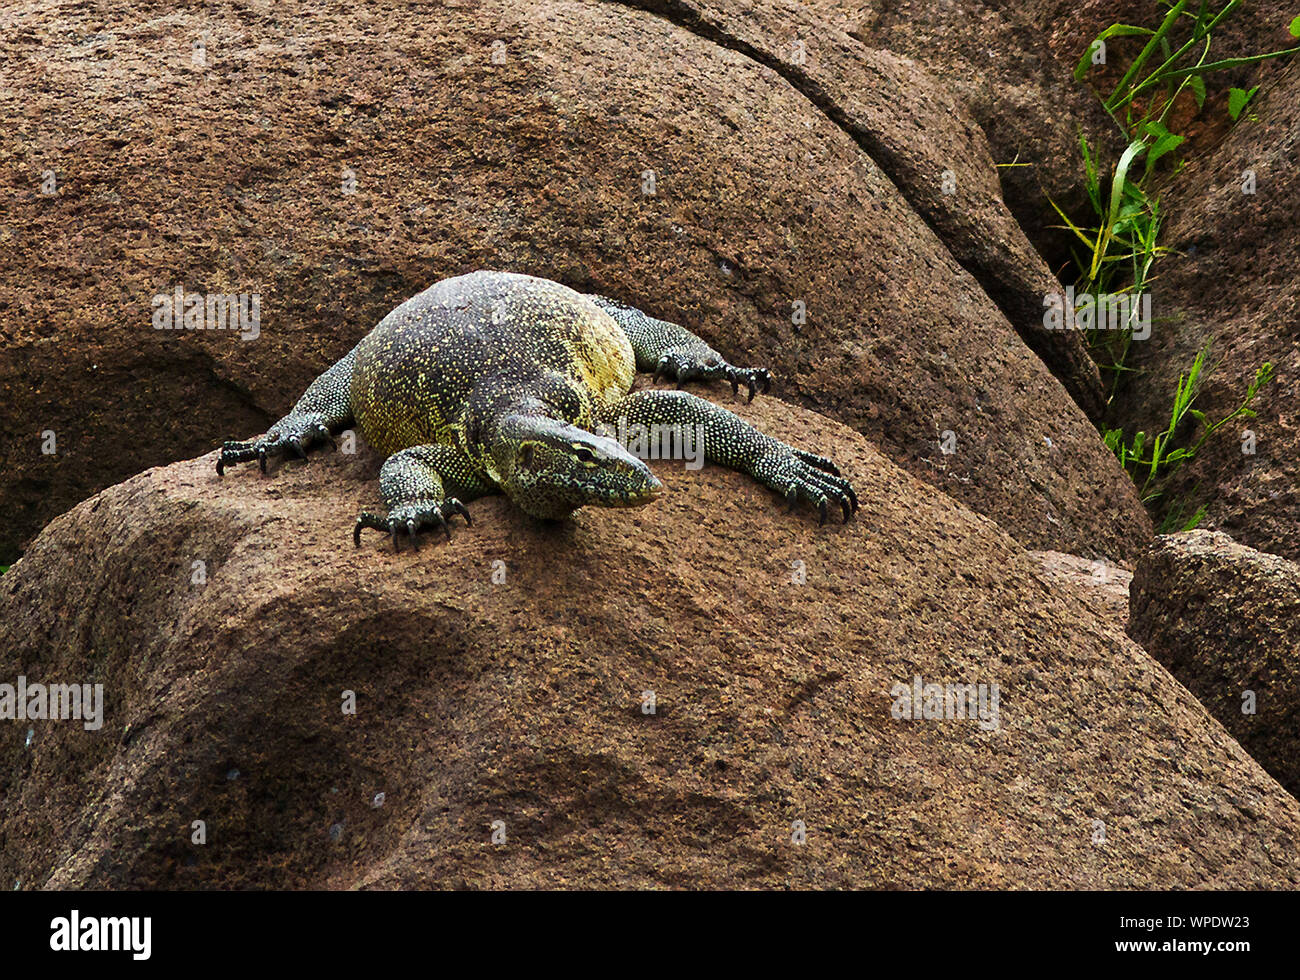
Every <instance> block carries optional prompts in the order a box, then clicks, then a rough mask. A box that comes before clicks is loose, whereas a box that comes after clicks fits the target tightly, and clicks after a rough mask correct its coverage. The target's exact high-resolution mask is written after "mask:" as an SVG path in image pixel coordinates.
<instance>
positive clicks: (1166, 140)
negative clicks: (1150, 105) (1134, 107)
mask: <svg viewBox="0 0 1300 980" xmlns="http://www.w3.org/2000/svg"><path fill="white" fill-rule="evenodd" d="M1142 128H1143V130H1144V131H1145V132H1146V133H1147V135H1148V136H1151V137H1152V138H1153V139H1154V141H1155V142H1153V143H1152V144H1151V148H1150V149H1149V150H1147V168H1146V176H1147V177H1150V176H1151V170H1152V168H1154V167H1155V165H1156V161H1157V160H1159V159H1160V158H1161V157H1162V156H1164V155H1165V154H1166V153H1168V152H1170V151H1171V150H1176V149H1178V147H1179V146H1181V145H1182V143H1183V141H1184V140H1185V139H1186V138H1187V137H1185V136H1179V135H1178V134H1177V133H1171V132H1169V130H1167V129H1166V128H1165V125H1164V123H1162V122H1159V121H1157V120H1155V119H1151V120H1149V121H1147V122H1146V123H1144V124H1143V127H1142ZM1137 190H1138V193H1139V194H1141V189H1140V188H1137ZM1143 200H1144V204H1145V199H1143ZM1142 210H1145V207H1143V208H1142Z"/></svg>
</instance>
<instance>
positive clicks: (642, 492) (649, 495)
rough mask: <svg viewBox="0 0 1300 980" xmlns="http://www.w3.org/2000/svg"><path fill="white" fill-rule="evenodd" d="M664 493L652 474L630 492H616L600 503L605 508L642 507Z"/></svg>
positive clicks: (661, 484)
mask: <svg viewBox="0 0 1300 980" xmlns="http://www.w3.org/2000/svg"><path fill="white" fill-rule="evenodd" d="M664 493H665V488H664V485H663V483H661V482H660V481H659V478H658V477H656V476H654V475H653V474H647V479H646V480H645V481H644V482H643V483H642V484H641V485H640V486H638V487H636V488H635V489H632V490H617V491H615V492H613V493H611V494H610V495H608V496H607V497H606V498H605V499H604V500H602V501H601V504H603V505H604V506H606V507H642V506H644V505H645V504H648V503H650V502H651V501H652V500H654V499H656V498H657V497H662V496H663V495H664Z"/></svg>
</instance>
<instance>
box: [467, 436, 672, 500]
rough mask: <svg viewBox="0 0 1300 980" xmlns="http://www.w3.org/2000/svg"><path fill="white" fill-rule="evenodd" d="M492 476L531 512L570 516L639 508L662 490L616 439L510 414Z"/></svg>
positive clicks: (497, 447) (494, 448)
mask: <svg viewBox="0 0 1300 980" xmlns="http://www.w3.org/2000/svg"><path fill="white" fill-rule="evenodd" d="M492 461H493V463H494V464H495V469H496V470H497V473H495V474H493V476H494V477H495V479H496V481H497V483H498V484H499V485H500V487H501V489H502V490H504V491H505V492H506V493H507V494H508V495H509V496H510V498H511V499H512V500H513V501H514V502H515V503H516V504H517V505H518V506H519V508H520V510H522V511H523V512H524V513H526V514H531V515H532V516H533V517H542V518H560V517H566V516H567V515H569V514H571V513H572V512H573V511H575V510H577V509H578V508H579V507H585V506H587V505H589V504H594V505H596V506H599V507H637V506H640V505H641V504H648V503H649V502H650V501H651V500H653V499H654V498H655V497H657V496H658V495H659V494H660V493H661V492H662V491H663V488H664V487H663V484H662V483H660V482H659V480H658V479H657V478H656V477H655V475H654V474H653V473H651V472H650V468H649V467H648V466H646V465H645V463H643V462H641V460H639V459H637V458H636V457H635V456H633V455H632V454H631V453H629V452H628V451H627V450H626V449H624V448H623V447H622V446H621V445H619V444H618V443H617V442H615V441H614V440H613V439H609V438H606V437H605V436H598V435H593V434H592V433H590V432H587V431H585V430H584V429H579V428H577V427H576V426H573V425H569V424H568V423H565V422H559V421H557V420H555V419H551V418H545V417H540V416H531V415H511V416H508V417H507V418H506V419H504V420H503V421H502V423H501V425H500V426H499V427H498V429H497V433H496V438H495V439H494V440H493V444H492Z"/></svg>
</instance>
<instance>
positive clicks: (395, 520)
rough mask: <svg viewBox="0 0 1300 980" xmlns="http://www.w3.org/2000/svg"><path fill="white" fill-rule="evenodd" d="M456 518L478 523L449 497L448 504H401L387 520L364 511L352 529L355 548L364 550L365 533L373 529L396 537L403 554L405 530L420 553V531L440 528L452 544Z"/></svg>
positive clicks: (446, 501)
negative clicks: (402, 536) (454, 515)
mask: <svg viewBox="0 0 1300 980" xmlns="http://www.w3.org/2000/svg"><path fill="white" fill-rule="evenodd" d="M453 514H459V515H460V516H461V517H463V518H465V523H466V524H469V525H472V524H473V523H474V521H473V520H472V519H471V518H470V516H469V511H468V510H466V509H465V505H464V504H462V503H461V502H460V501H459V500H457V499H456V498H455V497H448V498H447V499H446V500H412V501H410V502H409V503H405V504H401V505H399V506H397V507H394V508H393V509H392V510H390V511H389V512H388V516H387V517H380V516H379V515H378V514H372V513H370V512H369V511H362V512H361V515H360V516H359V517H358V518H357V523H356V527H354V528H353V529H352V544H353V545H354V546H355V547H360V546H361V529H362V528H366V527H370V528H374V529H375V530H376V531H385V532H387V533H389V534H391V535H392V536H393V550H394V551H401V550H402V549H401V545H400V544H399V542H400V541H401V538H400V537H399V536H398V535H399V533H400V532H401V531H402V530H403V529H405V531H406V534H407V536H408V537H409V538H410V539H411V547H412V548H414V549H415V550H416V551H418V550H419V549H420V539H419V537H418V535H417V533H418V532H419V530H420V528H424V527H440V528H442V529H443V530H444V531H445V532H447V540H448V541H450V540H451V525H450V524H448V523H447V518H449V517H451V516H452V515H453Z"/></svg>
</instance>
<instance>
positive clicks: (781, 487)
mask: <svg viewBox="0 0 1300 980" xmlns="http://www.w3.org/2000/svg"><path fill="white" fill-rule="evenodd" d="M755 476H757V477H758V478H759V479H760V480H761V481H762V482H763V483H765V484H766V485H767V486H769V487H771V488H772V489H774V490H776V491H777V492H778V493H780V494H781V495H782V496H783V497H785V501H786V503H787V505H788V506H789V510H791V511H793V510H794V508H795V506H796V505H797V504H798V503H799V501H800V500H806V501H808V502H809V503H810V504H812V505H813V506H814V507H816V508H817V517H818V521H817V523H818V524H819V525H821V524H825V523H826V521H827V519H828V518H829V516H830V507H831V504H838V505H839V507H840V510H841V511H842V512H843V515H844V521H845V523H847V522H848V520H849V518H850V517H852V516H853V513H854V511H856V510H857V509H858V495H857V492H856V491H854V489H853V486H852V484H850V483H849V481H848V480H846V479H844V478H843V477H842V476H840V475H839V470H838V469H837V468H836V467H835V464H834V463H832V462H831V461H830V460H829V459H826V458H825V457H824V456H818V455H816V454H814V453H807V452H804V451H803V450H800V449H794V448H793V447H791V446H786V445H784V444H780V445H779V448H778V449H777V450H776V451H775V452H773V453H772V454H771V455H769V456H768V457H767V458H766V459H765V460H764V461H763V463H761V464H760V466H759V468H758V470H757V471H756V473H755Z"/></svg>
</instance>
